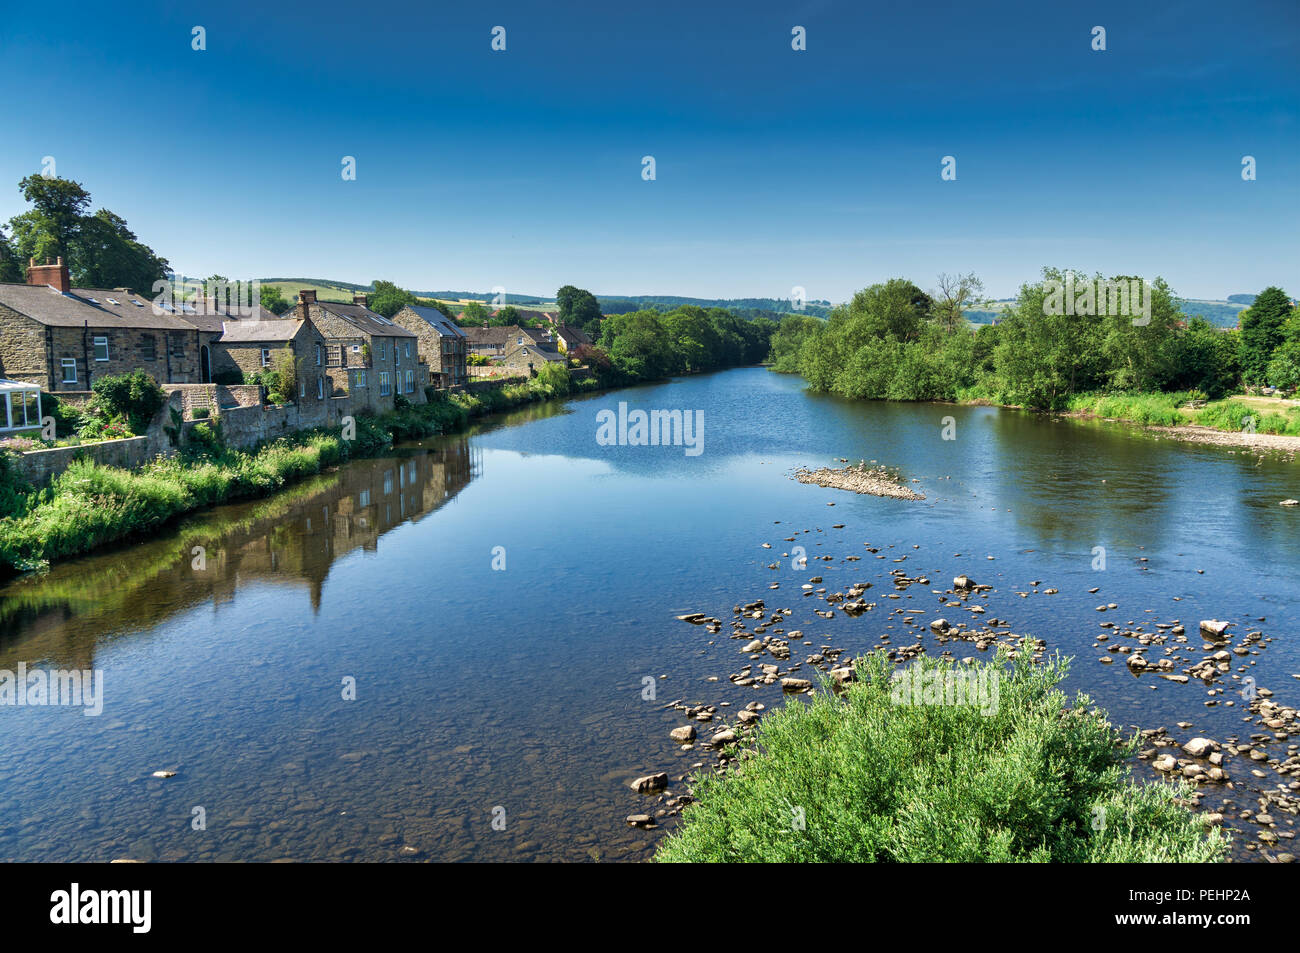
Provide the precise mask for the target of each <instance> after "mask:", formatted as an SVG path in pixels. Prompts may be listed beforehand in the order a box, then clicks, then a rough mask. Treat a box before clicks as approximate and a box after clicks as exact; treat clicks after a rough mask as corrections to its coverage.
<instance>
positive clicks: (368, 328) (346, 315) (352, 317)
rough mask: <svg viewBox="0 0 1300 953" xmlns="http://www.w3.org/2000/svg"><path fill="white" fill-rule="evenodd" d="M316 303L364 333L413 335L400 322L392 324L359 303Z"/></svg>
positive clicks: (399, 336)
mask: <svg viewBox="0 0 1300 953" xmlns="http://www.w3.org/2000/svg"><path fill="white" fill-rule="evenodd" d="M316 304H318V305H319V306H320V307H321V308H324V309H325V310H326V311H328V312H329V313H330V314H332V315H334V316H335V317H339V318H342V319H343V320H344V321H347V322H348V323H349V324H351V325H353V326H354V327H356V328H358V329H360V330H361V331H363V332H365V333H366V334H370V335H378V336H379V337H396V338H413V337H415V334H414V333H413V332H411V331H408V330H406V328H404V327H402V326H401V325H400V324H394V323H393V322H392V321H390V320H388V319H387V318H386V317H384V316H383V315H382V314H376V313H375V312H374V311H371V310H370V309H369V308H363V307H362V306H361V305H359V304H343V303H341V302H338V301H317V302H316Z"/></svg>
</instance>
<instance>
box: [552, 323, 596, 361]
mask: <svg viewBox="0 0 1300 953" xmlns="http://www.w3.org/2000/svg"><path fill="white" fill-rule="evenodd" d="M584 346H587V347H590V346H591V338H589V337H587V333H586V332H585V331H583V330H582V328H574V327H570V326H569V325H567V324H561V325H560V326H559V327H557V328H556V329H555V347H556V349H557V350H558V351H559V352H560V353H561V354H568V353H569V352H570V351H574V350H577V349H578V348H580V347H584Z"/></svg>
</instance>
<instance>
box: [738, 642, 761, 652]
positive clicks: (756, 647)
mask: <svg viewBox="0 0 1300 953" xmlns="http://www.w3.org/2000/svg"><path fill="white" fill-rule="evenodd" d="M740 651H742V652H745V653H746V654H750V655H752V654H753V653H755V652H761V651H763V643H762V642H760V641H759V640H758V639H755V640H754V641H753V642H747V643H746V644H745V645H744V647H743V648H741V650H740Z"/></svg>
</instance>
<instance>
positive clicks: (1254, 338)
mask: <svg viewBox="0 0 1300 953" xmlns="http://www.w3.org/2000/svg"><path fill="white" fill-rule="evenodd" d="M1290 314H1291V299H1290V298H1289V297H1287V294H1286V292H1285V291H1283V290H1282V289H1281V288H1278V287H1275V286H1272V285H1270V286H1269V287H1267V288H1265V289H1264V290H1263V291H1261V292H1260V293H1259V295H1258V296H1257V297H1256V298H1255V303H1254V304H1252V305H1251V306H1250V307H1249V308H1247V309H1246V310H1244V311H1242V312H1241V317H1240V319H1239V320H1240V327H1241V336H1240V339H1239V340H1240V348H1241V370H1242V377H1243V378H1244V379H1245V381H1246V383H1247V384H1264V383H1268V381H1267V377H1268V374H1267V370H1268V364H1269V361H1270V360H1272V357H1273V352H1274V351H1275V350H1276V349H1277V347H1278V345H1280V344H1281V343H1282V341H1283V337H1284V335H1283V330H1282V329H1283V325H1284V324H1285V323H1286V320H1287V318H1288V317H1289V316H1290Z"/></svg>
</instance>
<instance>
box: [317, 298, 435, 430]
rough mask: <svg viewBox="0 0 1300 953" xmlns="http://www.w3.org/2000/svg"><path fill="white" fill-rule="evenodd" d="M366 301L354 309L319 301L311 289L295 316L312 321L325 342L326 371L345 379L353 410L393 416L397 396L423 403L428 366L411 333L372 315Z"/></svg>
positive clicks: (360, 300)
mask: <svg viewBox="0 0 1300 953" xmlns="http://www.w3.org/2000/svg"><path fill="white" fill-rule="evenodd" d="M367 304H368V300H367V297H366V295H364V294H358V295H354V296H353V299H352V304H340V303H338V302H335V301H318V300H317V298H316V292H315V290H314V289H310V288H304V289H303V290H301V291H300V292H299V293H298V307H297V313H296V316H297V317H298V318H299V319H300V320H304V321H310V322H311V323H312V324H314V325H315V326H316V329H317V330H318V331H319V332H320V333H321V336H322V337H323V338H324V340H325V345H326V351H325V360H326V367H328V368H330V369H331V370H332V372H333V373H337V374H338V375H339V380H340V382H342V380H344V379H346V385H345V389H346V390H347V392H348V393H349V394H350V395H351V396H352V401H353V406H354V407H355V408H357V409H359V410H360V409H366V410H371V411H374V412H376V413H379V412H383V411H386V410H392V409H393V407H394V406H395V403H396V399H397V397H398V396H399V395H400V396H402V397H405V398H406V399H407V400H409V401H410V402H411V403H413V404H422V403H424V401H425V396H424V388H425V387H426V386H427V385H428V384H429V366H428V365H427V364H423V363H421V361H420V353H419V343H420V340H419V338H417V337H416V336H415V335H414V334H413V333H412V332H410V331H408V330H407V329H406V328H404V327H402V326H401V325H399V324H395V323H394V322H392V321H390V320H389V319H388V318H385V317H384V316H383V315H381V314H377V313H376V312H374V311H371V310H370V309H369V308H368V307H367Z"/></svg>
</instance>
